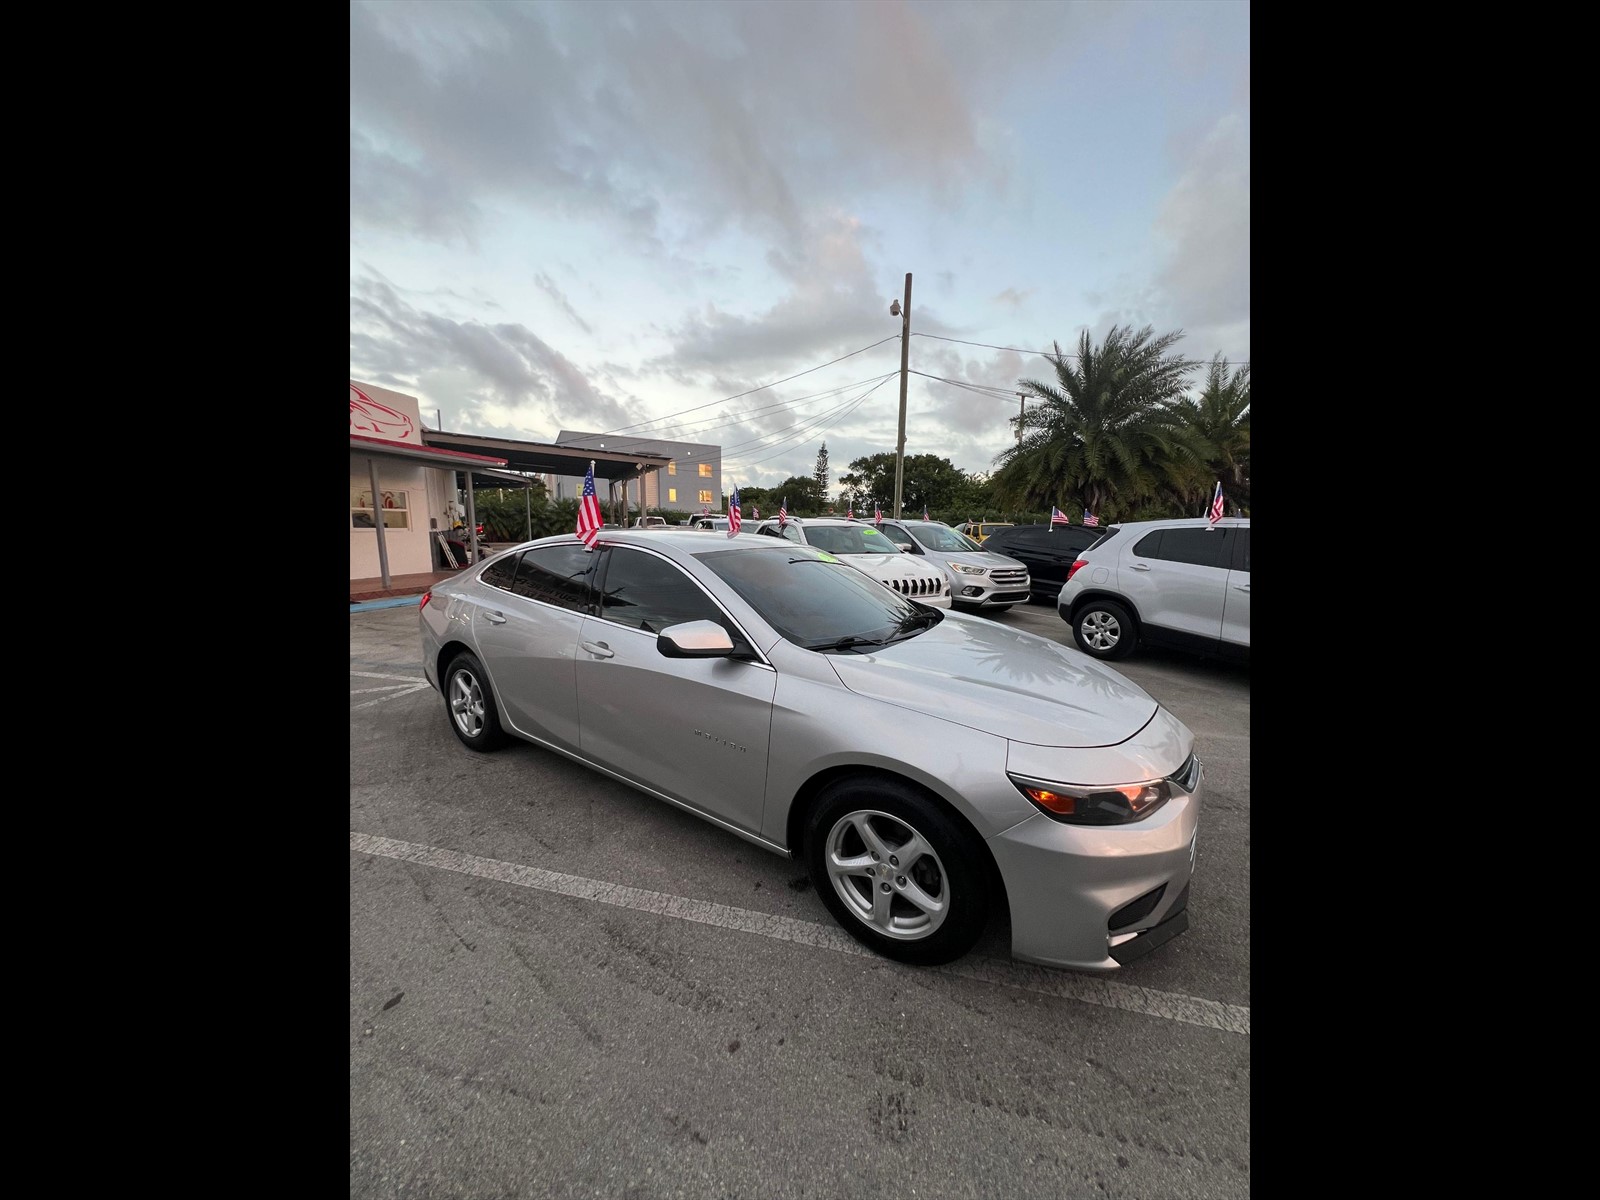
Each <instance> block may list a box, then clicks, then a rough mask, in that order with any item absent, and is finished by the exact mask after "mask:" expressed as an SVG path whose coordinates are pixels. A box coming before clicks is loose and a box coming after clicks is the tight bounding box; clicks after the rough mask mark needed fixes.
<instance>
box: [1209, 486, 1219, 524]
mask: <svg viewBox="0 0 1600 1200" xmlns="http://www.w3.org/2000/svg"><path fill="white" fill-rule="evenodd" d="M1210 516H1211V524H1212V525H1215V524H1216V523H1217V522H1218V521H1220V520H1222V480H1220V479H1219V480H1217V490H1216V494H1215V495H1213V496H1212V497H1211V513H1210ZM1208 528H1209V526H1208Z"/></svg>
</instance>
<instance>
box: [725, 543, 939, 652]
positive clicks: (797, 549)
mask: <svg viewBox="0 0 1600 1200" xmlns="http://www.w3.org/2000/svg"><path fill="white" fill-rule="evenodd" d="M696 557H698V558H699V560H700V561H701V562H702V563H704V564H705V565H706V567H707V568H708V569H710V570H711V571H712V572H714V573H715V574H716V575H717V577H718V578H720V579H721V580H723V582H725V583H726V584H727V585H728V586H729V587H731V588H732V589H733V590H734V591H735V592H737V593H738V594H739V595H740V597H742V598H743V599H744V601H745V602H746V603H748V604H749V605H750V607H751V608H753V609H755V610H756V611H757V612H758V613H760V614H761V616H762V617H763V618H764V619H765V620H766V622H767V623H768V624H769V625H771V626H772V627H773V628H774V629H776V630H777V631H778V632H779V633H781V634H782V635H783V636H784V638H786V639H787V640H788V641H791V642H794V643H795V644H796V645H799V646H804V647H806V648H807V649H808V650H830V649H839V650H844V649H849V648H850V647H851V646H852V645H880V644H882V643H884V642H888V641H896V640H899V639H900V638H902V637H907V636H914V635H915V634H916V633H918V632H921V630H922V629H925V628H928V627H929V626H930V625H932V624H937V623H938V621H939V620H941V619H942V614H941V613H939V611H938V610H937V609H928V608H923V607H921V606H920V605H916V604H913V603H912V602H911V601H910V600H908V599H906V598H905V597H904V596H902V595H901V594H900V593H899V592H896V591H893V590H891V589H889V588H886V587H884V586H883V585H882V584H881V583H878V582H877V581H876V580H873V579H871V578H869V577H868V576H866V575H863V574H862V573H861V572H860V571H858V570H856V569H855V568H854V567H852V566H849V565H847V564H846V563H842V562H839V561H838V560H837V559H834V558H832V557H831V556H830V555H829V554H827V553H824V552H818V551H817V550H815V549H814V548H810V547H806V546H791V545H789V544H788V543H787V542H779V541H776V540H774V541H773V542H772V543H771V544H770V545H763V546H761V547H760V548H759V549H756V548H754V547H749V546H742V547H737V548H735V547H732V546H730V547H728V548H727V549H725V550H714V551H706V552H704V553H701V554H698V555H697V556H696ZM930 618H931V620H930Z"/></svg>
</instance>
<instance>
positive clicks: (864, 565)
mask: <svg viewBox="0 0 1600 1200" xmlns="http://www.w3.org/2000/svg"><path fill="white" fill-rule="evenodd" d="M753 532H755V533H759V534H764V535H766V536H768V537H781V538H787V539H788V540H789V541H791V542H794V543H796V544H797V545H801V546H813V547H815V548H816V549H818V550H823V551H826V552H827V553H829V554H837V555H838V556H839V557H840V558H841V559H843V560H844V561H845V562H847V563H849V564H850V565H851V566H852V567H855V568H856V569H857V570H859V571H864V572H866V573H867V574H868V575H870V576H872V578H874V579H876V580H877V581H878V582H879V583H881V584H884V585H886V586H888V587H891V588H893V589H894V590H895V591H897V592H899V593H900V594H901V595H904V596H909V597H911V599H913V600H915V601H917V602H918V603H919V604H931V605H933V606H934V607H935V608H949V607H950V581H949V580H948V579H947V578H945V573H944V572H943V571H941V570H940V569H939V568H938V567H933V566H929V565H928V564H927V563H925V562H923V561H922V560H920V559H918V558H915V557H913V556H911V555H909V554H902V553H901V552H900V547H899V546H896V545H895V544H894V543H893V542H892V541H890V540H889V539H888V538H887V537H885V536H884V535H883V534H882V533H880V532H878V530H877V529H875V528H874V527H873V526H871V525H868V524H865V523H863V522H861V521H852V520H849V519H848V518H845V517H790V518H789V520H788V522H787V523H786V524H785V525H784V527H783V528H782V529H779V528H778V521H777V518H775V517H773V518H769V519H767V520H765V521H760V522H758V523H757V524H756V526H755V529H754V530H753Z"/></svg>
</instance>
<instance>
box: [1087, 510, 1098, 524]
mask: <svg viewBox="0 0 1600 1200" xmlns="http://www.w3.org/2000/svg"><path fill="white" fill-rule="evenodd" d="M1083 523H1084V524H1085V525H1098V524H1100V518H1099V517H1097V516H1095V515H1094V514H1093V513H1092V512H1090V511H1089V510H1088V509H1087V508H1086V509H1084V510H1083Z"/></svg>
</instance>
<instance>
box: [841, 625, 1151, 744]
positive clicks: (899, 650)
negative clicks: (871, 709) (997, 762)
mask: <svg viewBox="0 0 1600 1200" xmlns="http://www.w3.org/2000/svg"><path fill="white" fill-rule="evenodd" d="M828 661H829V662H830V663H831V664H832V666H833V669H834V671H835V672H836V673H837V674H838V676H839V681H840V682H841V683H843V684H844V686H845V687H847V688H849V689H850V690H851V691H852V692H855V693H857V694H859V695H862V696H870V697H872V698H873V699H875V700H882V701H884V702H885V703H887V704H893V705H896V706H897V707H900V708H908V709H912V710H914V711H916V712H920V713H926V714H928V715H929V716H934V717H940V718H942V719H944V720H947V721H954V722H956V723H957V724H959V725H966V726H968V727H970V728H972V729H980V730H983V731H984V732H985V733H992V734H995V735H996V736H998V737H1003V738H1009V739H1011V740H1012V741H1017V742H1028V743H1031V744H1033V745H1039V746H1079V747H1081V746H1115V745H1117V744H1118V743H1121V742H1124V741H1126V740H1127V739H1128V738H1130V737H1132V736H1133V735H1134V734H1136V733H1138V732H1139V730H1141V729H1143V728H1144V727H1145V726H1146V725H1147V724H1149V722H1150V718H1151V717H1153V716H1154V715H1155V713H1156V710H1157V708H1158V705H1157V704H1156V702H1155V700H1154V699H1153V698H1152V697H1151V696H1150V695H1149V693H1147V692H1146V691H1144V689H1142V688H1141V687H1139V686H1138V685H1137V684H1136V683H1134V682H1133V681H1132V680H1130V679H1128V678H1126V677H1125V676H1123V675H1120V674H1118V673H1117V672H1116V671H1114V670H1112V669H1111V668H1110V667H1107V666H1104V665H1102V664H1100V663H1098V662H1096V661H1095V660H1094V659H1092V658H1090V657H1089V656H1088V655H1086V654H1082V653H1080V652H1079V651H1077V650H1070V649H1068V648H1067V647H1065V646H1061V645H1058V644H1057V643H1055V642H1052V641H1050V640H1049V639H1047V638H1042V637H1037V636H1035V635H1034V634H1030V633H1022V632H1019V631H1017V630H1013V629H1007V628H1005V627H1004V626H1001V625H995V624H993V623H991V622H989V621H985V620H984V619H983V618H981V617H962V616H948V617H946V618H945V619H944V620H943V621H941V622H940V623H939V624H938V625H936V626H934V627H933V628H932V629H929V630H928V631H927V632H925V633H922V634H918V635H917V636H916V637H912V638H907V639H906V640H905V641H901V642H895V643H894V644H892V645H889V646H885V647H884V648H883V649H882V650H878V651H875V652H873V653H870V654H849V653H842V654H830V655H828Z"/></svg>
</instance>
